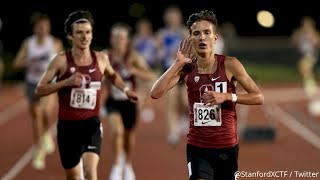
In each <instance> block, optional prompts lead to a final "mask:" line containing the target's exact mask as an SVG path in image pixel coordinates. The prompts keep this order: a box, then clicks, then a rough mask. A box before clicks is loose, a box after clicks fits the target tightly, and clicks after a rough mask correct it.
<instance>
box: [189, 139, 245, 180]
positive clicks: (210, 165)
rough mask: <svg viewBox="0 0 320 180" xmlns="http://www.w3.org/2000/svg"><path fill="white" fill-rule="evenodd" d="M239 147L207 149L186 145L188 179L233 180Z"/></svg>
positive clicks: (236, 169)
mask: <svg viewBox="0 0 320 180" xmlns="http://www.w3.org/2000/svg"><path fill="white" fill-rule="evenodd" d="M238 153H239V145H236V146H234V147H232V148H226V149H209V148H200V147H196V146H192V145H189V144H188V145H187V162H188V172H189V179H190V180H195V179H205V180H234V179H235V177H234V174H235V173H236V171H238Z"/></svg>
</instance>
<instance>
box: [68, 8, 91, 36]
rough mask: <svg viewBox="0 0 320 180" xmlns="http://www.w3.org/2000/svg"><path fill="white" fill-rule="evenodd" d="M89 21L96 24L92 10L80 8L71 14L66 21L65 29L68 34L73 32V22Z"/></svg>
mask: <svg viewBox="0 0 320 180" xmlns="http://www.w3.org/2000/svg"><path fill="white" fill-rule="evenodd" d="M85 22H89V23H90V24H91V25H92V26H93V25H94V20H93V17H92V14H91V13H90V11H85V10H78V11H74V12H72V13H70V14H69V16H68V18H67V19H66V20H65V21H64V30H65V33H66V34H71V33H72V24H73V23H85Z"/></svg>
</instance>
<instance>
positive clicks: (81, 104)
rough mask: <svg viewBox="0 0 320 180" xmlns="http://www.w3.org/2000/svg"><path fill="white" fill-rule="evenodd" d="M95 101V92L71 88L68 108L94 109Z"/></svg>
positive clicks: (93, 90)
mask: <svg viewBox="0 0 320 180" xmlns="http://www.w3.org/2000/svg"><path fill="white" fill-rule="evenodd" d="M96 101H97V90H95V89H84V88H73V89H72V91H71V97H70V106H71V107H73V108H77V109H91V110H92V109H94V108H95V107H96Z"/></svg>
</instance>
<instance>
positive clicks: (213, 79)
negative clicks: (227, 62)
mask: <svg viewBox="0 0 320 180" xmlns="http://www.w3.org/2000/svg"><path fill="white" fill-rule="evenodd" d="M219 78H220V76H218V77H216V78H211V81H215V80H217V79H219Z"/></svg>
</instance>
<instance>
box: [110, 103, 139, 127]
mask: <svg viewBox="0 0 320 180" xmlns="http://www.w3.org/2000/svg"><path fill="white" fill-rule="evenodd" d="M106 108H107V112H108V113H112V112H118V113H120V115H121V116H122V122H123V125H124V127H125V129H127V130H130V129H133V128H134V127H135V125H136V121H137V104H136V103H133V102H131V101H129V100H125V101H116V100H114V99H112V98H109V99H108V101H107V103H106Z"/></svg>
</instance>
